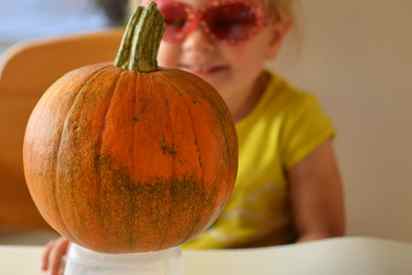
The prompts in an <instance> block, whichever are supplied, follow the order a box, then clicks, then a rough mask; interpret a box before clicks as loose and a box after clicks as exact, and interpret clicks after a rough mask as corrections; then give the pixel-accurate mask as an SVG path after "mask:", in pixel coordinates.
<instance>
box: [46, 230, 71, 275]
mask: <svg viewBox="0 0 412 275" xmlns="http://www.w3.org/2000/svg"><path fill="white" fill-rule="evenodd" d="M69 244H70V242H69V241H68V240H66V239H64V238H59V239H57V240H54V241H50V242H49V243H48V244H47V245H46V248H45V250H44V252H43V257H42V266H41V269H42V271H48V270H49V274H50V275H60V270H62V259H63V257H64V256H65V255H66V253H67V250H68V248H69Z"/></svg>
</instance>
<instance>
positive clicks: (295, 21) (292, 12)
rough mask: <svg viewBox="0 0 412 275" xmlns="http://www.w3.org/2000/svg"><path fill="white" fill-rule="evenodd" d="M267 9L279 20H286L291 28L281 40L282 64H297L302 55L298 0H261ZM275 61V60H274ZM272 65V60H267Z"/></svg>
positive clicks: (301, 19)
mask: <svg viewBox="0 0 412 275" xmlns="http://www.w3.org/2000/svg"><path fill="white" fill-rule="evenodd" d="M263 1H264V3H265V6H266V7H267V8H268V9H269V15H271V16H272V15H273V16H275V17H276V18H277V19H278V20H280V21H288V22H289V23H290V24H291V29H290V31H289V33H288V35H287V37H286V39H285V41H284V42H283V44H284V45H283V46H282V49H281V52H282V54H281V55H282V58H281V59H282V61H281V62H280V63H283V64H284V65H287V66H289V65H293V64H297V63H298V60H299V59H301V57H302V49H303V14H302V6H301V2H300V0H263ZM276 63H277V62H276ZM268 64H269V67H273V66H274V65H275V64H274V61H269V62H268Z"/></svg>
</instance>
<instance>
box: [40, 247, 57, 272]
mask: <svg viewBox="0 0 412 275" xmlns="http://www.w3.org/2000/svg"><path fill="white" fill-rule="evenodd" d="M53 246H54V241H49V242H48V243H47V244H46V248H45V249H44V252H43V256H42V265H41V269H42V270H43V271H47V269H48V268H49V257H50V252H51V251H52V249H53Z"/></svg>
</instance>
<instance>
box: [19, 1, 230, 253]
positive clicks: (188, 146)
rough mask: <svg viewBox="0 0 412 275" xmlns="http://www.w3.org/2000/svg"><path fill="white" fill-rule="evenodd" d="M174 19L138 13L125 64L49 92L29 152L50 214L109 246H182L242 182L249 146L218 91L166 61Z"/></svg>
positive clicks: (64, 229) (41, 202) (40, 199)
mask: <svg viewBox="0 0 412 275" xmlns="http://www.w3.org/2000/svg"><path fill="white" fill-rule="evenodd" d="M163 28H164V23H163V17H162V16H161V15H160V13H159V11H158V9H157V7H156V5H155V4H153V3H152V4H150V5H149V6H148V7H147V8H142V7H139V8H138V9H137V10H136V13H135V14H134V15H133V16H132V17H131V18H130V20H129V23H128V25H127V28H126V31H125V34H124V37H123V40H122V43H121V47H120V49H119V52H118V55H117V57H116V61H115V62H114V65H112V64H98V65H92V66H88V67H83V68H80V69H77V70H74V71H72V72H70V73H68V74H66V75H64V76H63V77H62V78H60V79H59V80H57V81H56V82H55V83H54V84H53V85H52V86H51V87H50V88H49V89H48V90H47V91H46V92H45V94H44V95H43V96H42V97H41V99H40V100H39V102H38V103H37V105H36V107H35V109H34V110H33V113H32V114H31V117H30V119H29V122H28V125H27V129H26V134H25V139H24V148H23V160H24V172H25V177H26V180H27V184H28V187H29V191H30V193H31V196H32V197H33V200H34V201H35V204H36V206H37V207H38V208H39V210H40V213H41V214H42V216H43V217H44V219H45V220H46V221H47V222H48V223H49V224H50V225H51V226H52V227H53V228H54V229H55V230H57V231H58V232H59V233H60V234H61V235H63V236H65V237H66V238H68V239H69V240H71V241H73V242H75V243H77V244H79V245H81V246H84V247H87V248H90V249H93V250H95V251H100V252H109V253H123V252H142V251H154V250H160V249H165V248H169V247H173V246H177V245H179V244H181V243H183V242H184V241H186V240H188V239H189V238H190V237H192V236H193V235H195V234H197V233H199V232H201V231H202V230H204V229H205V228H206V227H207V226H208V225H210V224H211V223H212V222H213V221H214V220H215V219H216V218H217V216H218V214H219V213H220V211H221V210H222V207H223V206H224V205H225V203H226V202H227V200H228V198H229V196H230V194H231V192H232V190H233V186H234V182H235V178H236V172H237V161H238V151H237V150H238V148H237V139H236V133H235V128H234V124H233V121H232V119H231V115H230V113H229V110H228V108H227V106H226V105H225V103H224V101H223V100H222V98H221V97H220V96H219V94H218V93H217V91H216V90H215V89H214V88H213V87H211V86H210V85H209V84H208V83H206V82H205V81H203V80H202V79H200V78H199V77H197V76H195V75H192V74H190V73H187V72H184V71H180V70H176V69H165V68H159V67H158V66H157V62H156V55H157V51H158V48H159V43H160V39H161V36H162V34H163Z"/></svg>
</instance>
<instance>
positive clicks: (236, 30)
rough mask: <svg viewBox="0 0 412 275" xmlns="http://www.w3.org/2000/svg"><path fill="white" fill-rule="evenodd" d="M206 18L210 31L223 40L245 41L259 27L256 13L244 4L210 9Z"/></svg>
mask: <svg viewBox="0 0 412 275" xmlns="http://www.w3.org/2000/svg"><path fill="white" fill-rule="evenodd" d="M204 17H205V20H206V23H207V25H208V27H209V30H210V31H211V32H212V33H213V34H214V35H215V36H216V37H217V38H218V39H222V40H231V41H240V40H245V39H247V38H249V36H250V34H251V32H252V31H253V29H254V28H255V26H256V25H257V16H256V14H255V11H254V10H253V8H252V7H250V6H248V5H247V4H244V3H228V4H225V5H220V6H217V7H212V8H209V9H208V11H207V12H206V13H205V15H204Z"/></svg>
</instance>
